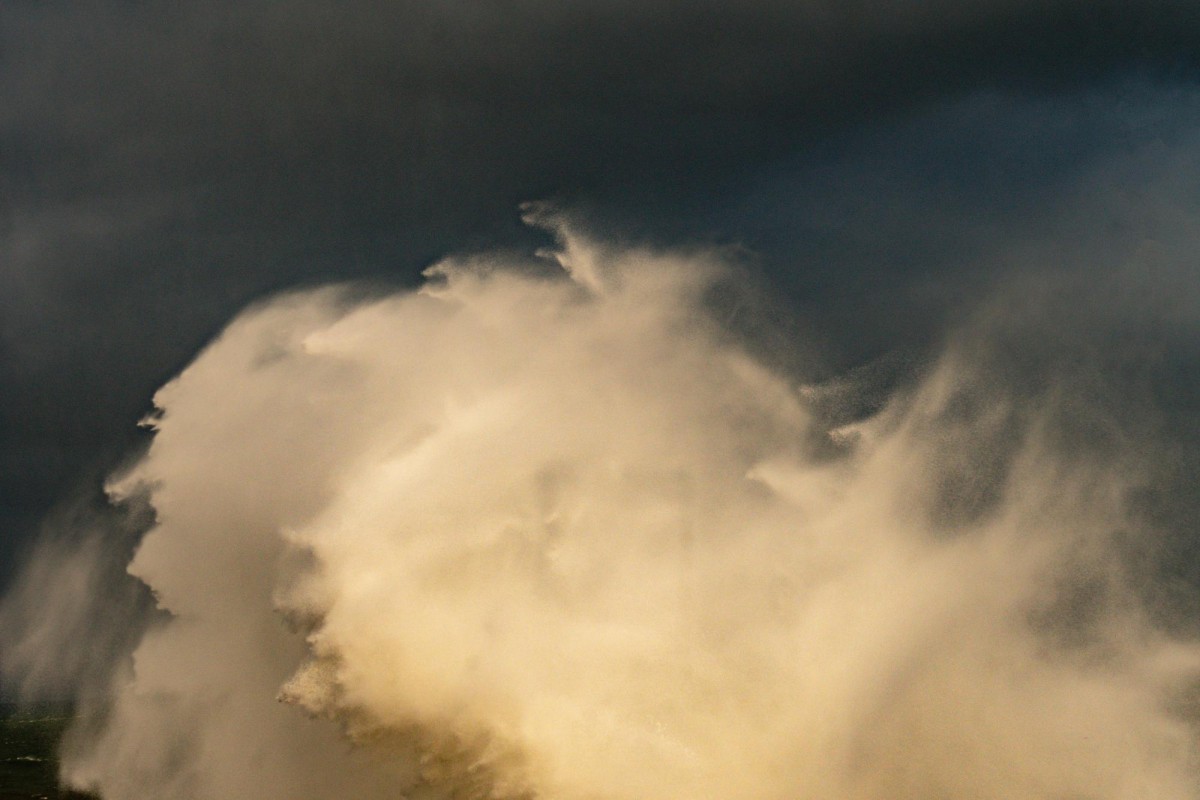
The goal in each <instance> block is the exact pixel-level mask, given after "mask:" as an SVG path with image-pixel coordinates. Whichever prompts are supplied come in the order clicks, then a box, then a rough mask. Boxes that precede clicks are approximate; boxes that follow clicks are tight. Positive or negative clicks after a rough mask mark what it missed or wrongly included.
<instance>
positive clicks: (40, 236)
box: [0, 0, 1200, 561]
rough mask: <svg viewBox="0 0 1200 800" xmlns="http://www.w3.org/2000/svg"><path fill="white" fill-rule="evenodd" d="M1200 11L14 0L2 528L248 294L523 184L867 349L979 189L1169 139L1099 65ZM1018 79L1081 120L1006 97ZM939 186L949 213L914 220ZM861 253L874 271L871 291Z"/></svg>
mask: <svg viewBox="0 0 1200 800" xmlns="http://www.w3.org/2000/svg"><path fill="white" fill-rule="evenodd" d="M1197 15H1198V12H1197V7H1196V6H1195V4H1194V3H1191V2H1183V1H1182V0H1180V1H1179V2H1169V1H1168V0H1161V1H1160V2H1146V3H1140V4H1134V3H1117V2H1100V3H1096V2H1058V3H1050V2H1032V1H1031V2H1018V1H1017V0H1005V1H999V0H998V1H996V2H977V3H961V2H948V1H946V2H925V3H917V2H897V3H890V4H882V5H880V4H857V3H817V2H797V3H779V2H750V3H709V2H699V3H668V2H590V3H554V2H506V3H500V2H496V3H468V2H447V3H398V4H385V3H368V2H352V3H343V4H338V5H336V6H331V5H327V4H320V3H307V2H294V3H286V4H284V3H269V2H253V3H233V2H205V3H192V4H172V5H169V6H168V5H157V4H146V3H133V2H108V3H59V2H37V3H35V2H23V1H22V0H14V1H13V2H8V3H5V4H4V5H3V6H2V7H0V259H2V263H0V394H2V396H3V408H2V409H0V496H2V497H3V504H2V505H3V507H2V509H0V525H3V526H4V528H5V530H6V531H7V533H5V534H4V539H5V544H4V547H5V548H7V552H11V550H12V548H13V546H14V542H16V541H17V540H18V539H20V538H22V537H24V536H26V535H27V534H28V532H29V531H30V530H31V529H32V527H33V526H34V525H35V524H36V520H37V519H38V518H39V517H40V516H41V515H42V514H43V513H44V512H45V511H46V509H47V508H48V507H49V506H50V505H51V504H52V502H53V501H54V500H55V499H56V498H58V497H60V496H61V495H62V493H63V492H64V490H65V489H66V487H67V486H68V485H69V484H70V483H71V482H72V481H75V480H78V479H79V478H80V476H82V475H87V474H90V472H92V471H95V470H100V469H104V468H107V467H109V466H111V464H112V463H114V461H115V460H116V459H118V458H120V457H121V455H122V454H123V453H124V452H125V451H126V450H127V449H128V447H129V446H130V445H131V444H132V433H131V431H133V430H134V428H133V423H134V421H135V420H136V419H137V418H138V416H140V414H141V413H142V412H143V410H144V409H145V406H146V403H147V400H148V398H149V396H150V393H151V392H152V390H153V388H154V387H155V386H156V385H158V384H159V383H161V382H162V380H164V379H165V378H166V377H168V376H169V375H170V374H171V373H172V372H173V371H175V370H176V369H178V368H179V367H180V366H181V365H182V363H183V362H184V361H185V360H186V359H187V358H188V357H190V355H191V354H192V353H193V352H194V351H195V350H196V349H197V348H198V347H199V346H200V345H201V344H202V343H203V342H204V341H205V340H206V339H207V338H208V337H209V336H210V335H211V334H212V333H213V332H214V331H215V330H216V329H217V328H218V327H219V326H220V325H221V324H222V323H223V322H224V321H225V320H226V319H228V317H229V316H230V315H231V314H233V313H234V312H235V311H236V310H237V309H238V308H240V307H242V306H243V305H245V303H247V302H248V301H250V300H252V299H254V298H256V297H259V296H261V295H263V294H264V293H267V292H270V291H272V290H276V289H279V288H282V287H285V286H290V285H293V284H295V283H297V282H313V281H324V280H335V279H342V278H356V277H373V278H387V279H390V280H398V281H411V280H412V279H413V278H414V277H415V275H416V274H417V272H418V270H419V269H420V268H422V267H424V266H425V265H426V264H428V263H429V262H430V261H431V260H432V259H434V258H436V257H438V256H440V255H442V254H443V253H445V252H447V251H451V250H461V249H471V248H479V247H485V246H486V247H491V246H494V245H497V244H502V245H518V246H520V245H524V244H526V243H528V241H529V239H530V235H529V234H528V233H526V232H524V231H523V230H521V228H520V226H519V223H518V221H517V215H516V213H515V208H516V204H517V203H519V202H521V201H524V200H528V199H532V198H549V199H557V200H559V201H560V202H562V203H564V204H566V205H568V206H573V207H580V208H586V209H587V210H588V215H589V219H590V220H592V221H593V222H594V223H595V224H598V225H604V224H608V225H611V226H612V227H614V228H615V229H620V230H624V231H627V232H628V233H629V235H630V236H633V237H639V236H641V237H650V238H653V237H665V238H672V237H674V238H685V237H690V236H697V235H702V236H705V237H710V238H717V239H720V240H725V241H741V242H745V243H747V244H749V245H750V246H751V247H752V248H754V249H756V250H757V251H759V252H760V253H763V254H765V257H766V258H767V260H768V262H769V264H770V265H772V266H773V267H774V269H775V270H776V275H777V277H778V278H779V281H780V283H782V284H783V285H785V286H789V287H791V288H792V290H793V293H794V295H796V296H798V297H802V298H807V300H806V301H805V302H807V303H808V306H810V307H811V308H812V309H813V310H814V311H820V312H821V313H823V314H824V315H825V316H824V318H823V319H822V320H821V321H820V322H819V323H814V325H815V326H816V327H820V326H831V325H832V326H838V327H840V328H846V329H849V328H853V329H854V330H855V331H856V332H857V335H859V336H861V337H862V339H863V343H862V344H861V345H858V346H857V347H851V348H850V352H849V354H848V355H847V356H846V359H847V360H849V361H853V360H854V358H855V357H859V356H864V357H865V355H869V354H871V352H872V349H875V350H877V349H879V347H880V344H879V343H880V341H881V340H882V339H887V338H888V337H889V336H891V335H892V334H894V333H895V332H896V331H897V330H899V329H901V328H903V327H904V326H903V325H901V324H900V323H898V322H896V321H895V320H897V319H902V318H903V319H907V317H906V316H905V309H907V308H910V307H911V306H909V305H905V304H906V303H909V302H910V300H903V299H901V298H903V297H904V296H905V295H904V292H903V291H900V290H897V286H899V287H905V286H908V285H909V284H910V283H912V281H910V280H909V278H908V277H905V276H911V275H913V274H920V275H924V276H925V280H924V283H922V285H923V286H926V287H928V286H930V285H931V282H930V281H931V278H930V276H931V275H933V274H936V272H937V268H939V267H940V268H944V269H946V270H949V269H950V268H951V265H953V264H954V263H955V262H962V261H964V258H963V251H962V248H960V247H959V245H962V247H966V248H967V249H968V250H969V249H970V246H975V247H976V248H977V249H982V245H978V244H976V245H970V243H972V242H974V243H979V242H983V241H988V240H990V239H991V238H992V237H993V236H994V235H995V230H985V229H986V228H987V224H986V223H985V222H983V221H982V220H986V219H989V218H992V216H993V212H996V211H997V210H998V209H997V206H996V204H997V203H1000V204H1008V205H1009V206H1011V207H1014V208H1041V207H1042V206H1040V205H1038V204H1039V203H1042V202H1049V200H1047V196H1053V193H1054V191H1055V190H1056V188H1055V187H1057V186H1058V185H1059V184H1060V183H1062V182H1064V181H1065V179H1064V178H1063V177H1062V175H1066V176H1068V177H1069V176H1073V175H1075V174H1076V173H1078V172H1080V171H1086V170H1087V169H1088V168H1089V166H1088V165H1089V164H1090V163H1091V162H1092V161H1094V160H1095V159H1096V158H1098V157H1099V156H1100V155H1104V154H1106V153H1109V152H1110V151H1111V150H1112V148H1114V147H1118V148H1119V147H1120V146H1121V143H1122V142H1124V141H1126V140H1127V139H1129V138H1130V137H1132V139H1133V140H1135V143H1144V142H1145V141H1153V140H1154V139H1155V137H1157V136H1158V133H1157V132H1155V130H1153V129H1150V130H1148V131H1147V130H1146V129H1144V128H1140V129H1135V128H1131V127H1130V126H1131V125H1133V124H1134V123H1131V122H1130V119H1134V118H1138V115H1137V114H1133V115H1131V114H1129V113H1127V112H1128V109H1125V110H1122V109H1120V108H1115V107H1114V106H1113V103H1114V102H1119V101H1120V100H1121V98H1122V97H1123V96H1124V95H1123V94H1122V92H1121V91H1120V90H1116V91H1114V90H1111V89H1105V88H1101V89H1095V88H1094V87H1095V86H1101V87H1111V86H1114V85H1115V86H1119V85H1121V81H1123V80H1133V81H1141V82H1143V83H1145V84H1146V85H1155V84H1161V83H1162V82H1164V81H1167V82H1186V81H1188V80H1190V75H1191V71H1192V69H1193V68H1194V67H1195V62H1194V55H1193V54H1194V53H1196V52H1198V51H1200V48H1198V47H1197V46H1198V45H1200V22H1198V20H1197ZM1129 76H1133V77H1129ZM1089 91H1090V92H1093V94H1092V95H1091V97H1092V98H1093V99H1091V100H1089V99H1088V95H1087V92H1089ZM1154 91H1157V90H1154ZM980 92H982V93H984V94H983V95H978V93H980ZM988 92H993V93H995V94H992V95H988V94H987V93H988ZM1097 92H1098V94H1097ZM1105 92H1108V94H1105ZM1039 93H1041V94H1043V95H1044V96H1046V97H1052V98H1066V99H1064V100H1062V103H1063V105H1064V107H1065V108H1068V109H1075V111H1068V112H1065V113H1066V117H1065V119H1064V115H1063V112H1060V111H1058V110H1056V109H1057V105H1056V104H1057V103H1058V101H1057V100H1055V101H1053V102H1051V103H1050V104H1049V105H1048V106H1044V107H1041V108H1039V107H1038V106H1037V105H1036V104H1033V105H1032V106H1031V105H1029V104H1028V103H1026V101H1025V100H1020V99H1015V100H1014V99H1012V98H1021V97H1029V96H1031V95H1037V94H1039ZM1151 94H1153V91H1152V92H1151ZM964 96H966V97H970V96H983V97H985V98H986V97H988V96H991V97H999V98H1004V97H1008V98H1009V99H1008V100H1003V99H1002V100H999V101H997V103H994V104H993V105H991V106H989V105H988V101H987V100H986V99H985V100H984V101H979V100H968V101H967V104H966V105H965V106H962V105H955V103H958V100H957V99H956V98H959V97H964ZM1155 96H1157V95H1155ZM1081 98H1082V99H1081ZM1096 98H1101V99H1099V100H1097V99H1096ZM1164 102H1168V104H1169V101H1164ZM1188 102H1192V101H1190V100H1189V101H1188ZM972 103H973V104H974V105H972ZM1089 103H1093V104H1095V103H1100V104H1102V105H1104V109H1103V110H1100V111H1094V112H1091V116H1089V113H1088V112H1087V108H1088V107H1089V105H1088V104H1089ZM1006 104H1007V105H1006ZM1135 105H1136V103H1135ZM1144 105H1145V106H1147V107H1148V108H1150V109H1154V108H1161V107H1163V102H1159V101H1155V100H1150V101H1146V102H1145V103H1144ZM931 106H932V107H942V108H950V109H951V110H950V111H947V112H944V115H943V116H942V117H937V116H936V114H935V115H934V116H932V117H930V116H921V114H922V113H924V112H922V111H920V110H921V109H923V108H926V107H931ZM1193 106H1194V103H1193ZM963 108H965V109H966V111H962V109H963ZM1189 108H1190V107H1189ZM953 109H959V110H958V111H955V110H953ZM972 109H974V110H972ZM980 109H983V110H982V111H980ZM988 109H991V111H990V112H989V111H988ZM989 113H992V114H994V116H993V117H990V118H989V117H988V116H987V115H988V114H989ZM914 114H916V117H915V119H917V122H915V123H911V127H909V128H907V129H906V128H905V127H904V126H905V125H907V124H910V123H907V122H906V120H909V119H913V118H914V117H913V115H914ZM972 114H975V115H976V117H975V118H974V119H973V118H972V116H971V115H972ZM979 114H983V117H984V118H983V120H982V122H980V120H979V119H978V115H979ZM1072 114H1074V115H1075V116H1073V117H1072V116H1071V115H1072ZM1142 116H1143V117H1144V116H1145V115H1144V114H1143V115H1142ZM921 120H924V122H922V121H921ZM1172 125H1178V123H1167V124H1166V127H1167V128H1171V126H1172ZM1056 126H1057V127H1056ZM1131 130H1132V133H1131V132H1130V131H1131ZM851 131H852V132H854V136H857V137H859V138H858V139H857V140H855V141H857V142H858V144H854V142H853V141H851V142H850V144H845V142H846V141H849V140H848V139H846V136H847V132H851ZM1006 132H1007V133H1006ZM930 134H936V135H930ZM872 137H874V138H872ZM895 137H899V139H898V140H899V141H900V142H901V144H900V145H896V144H895V141H897V139H896V138H895ZM905 137H907V138H905ZM1022 137H1026V138H1025V139H1024V140H1022ZM965 141H969V142H970V143H971V145H970V146H969V147H964V145H963V142H965ZM830 142H836V143H840V144H837V145H836V146H831V145H830ZM904 142H907V143H908V144H907V145H906V144H904ZM922 142H924V144H923V145H921V143H922ZM918 145H921V146H918ZM1139 146H1140V145H1139ZM856 147H857V148H858V149H857V150H856V149H855V148H856ZM839 148H842V149H841V150H839ZM1031 150H1032V151H1034V152H1035V153H1039V154H1041V156H1040V160H1039V159H1037V158H1035V159H1033V160H1032V161H1031V160H1030V155H1029V154H1030V151H1031ZM956 158H957V160H955V159H956ZM872 159H874V161H872ZM981 161H982V162H984V163H985V164H986V165H987V166H985V168H984V169H985V170H990V172H989V173H988V174H985V175H982V176H980V175H979V174H978V170H979V166H978V164H979V163H980V162H981ZM934 165H936V169H934V168H932V167H934ZM1021 165H1024V168H1023V171H1022V168H1021ZM1014 170H1015V171H1016V172H1017V173H1018V174H1019V175H1020V181H1019V182H1014V180H1013V179H1012V178H1011V177H1010V176H1011V174H1012V173H1013V171H1014ZM948 186H949V187H951V188H947V187H948ZM848 187H849V188H848ZM955 187H956V188H955ZM998 188H999V191H997V190H998ZM910 192H915V193H916V194H917V195H919V197H918V200H919V202H918V203H916V204H914V203H912V202H911V200H912V195H911V194H910ZM863 194H869V195H871V197H872V198H874V199H873V200H872V201H871V202H870V203H867V204H863V203H861V202H860V198H861V196H862V195H863ZM948 202H951V203H952V205H953V207H954V208H956V209H959V210H961V212H962V214H964V215H965V218H964V219H955V220H950V221H946V220H945V219H944V218H942V219H941V222H940V223H931V222H928V220H926V221H925V222H923V223H922V224H919V225H917V226H915V227H914V226H912V225H910V224H909V223H910V222H911V221H912V220H913V219H914V216H916V217H918V218H919V217H920V215H919V214H917V211H916V209H918V208H924V209H928V210H931V213H937V214H940V213H942V211H943V210H944V209H945V208H946V207H947V204H948ZM839 203H841V205H840V206H839V205H838V204H839ZM839 208H841V209H842V210H841V211H839ZM872 209H873V210H872ZM934 209H936V210H937V211H936V212H933V211H932V210H934ZM1000 210H1001V211H1002V209H1000ZM1029 213H1036V212H1033V211H1031V212H1029ZM839 215H840V216H839ZM798 219H800V220H802V221H800V222H798V221H797V220H798ZM1001 219H1002V220H1004V219H1010V218H1009V217H1004V216H1003V214H1001ZM1010 221H1011V220H1010ZM1006 224H1007V223H1006ZM801 241H803V243H804V246H803V247H799V246H798V242H801ZM956 242H957V243H958V244H956ZM781 254H784V255H781ZM864 264H869V265H872V266H871V267H870V268H867V267H864V266H863V265H864ZM914 265H915V266H914ZM980 269H982V267H980ZM880 273H887V274H889V275H892V276H893V278H892V280H893V282H894V284H896V285H895V286H889V287H888V289H887V290H886V291H883V292H880V291H879V290H872V289H869V288H868V287H869V285H872V281H874V280H875V279H876V278H877V277H878V276H879V274H880ZM953 283H954V282H953V281H951V280H949V279H948V278H947V281H946V283H945V286H943V287H942V288H941V289H939V291H942V292H950V293H952V288H951V287H952V286H953ZM935 294H936V292H935ZM930 297H931V296H930V295H929V294H928V293H927V294H926V295H925V298H926V299H925V301H924V302H925V307H931V308H934V309H940V308H943V307H945V306H946V305H948V303H949V300H947V299H946V297H944V296H934V297H932V299H930ZM881 298H890V299H891V301H890V306H888V303H885V302H884V301H883V300H882V299H881ZM864 300H865V301H866V302H867V305H866V306H865V308H867V309H869V311H868V312H865V313H864V312H862V311H861V310H859V311H855V310H854V309H856V308H859V304H861V303H862V302H863V301H864ZM872 303H873V304H874V305H872ZM888 314H891V315H893V322H891V323H888V322H887V316H888ZM935 318H936V315H932V316H925V317H923V319H927V320H932V319H935ZM930 324H931V325H932V323H930ZM4 558H5V560H6V561H7V560H8V556H7V555H5V557H4Z"/></svg>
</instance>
